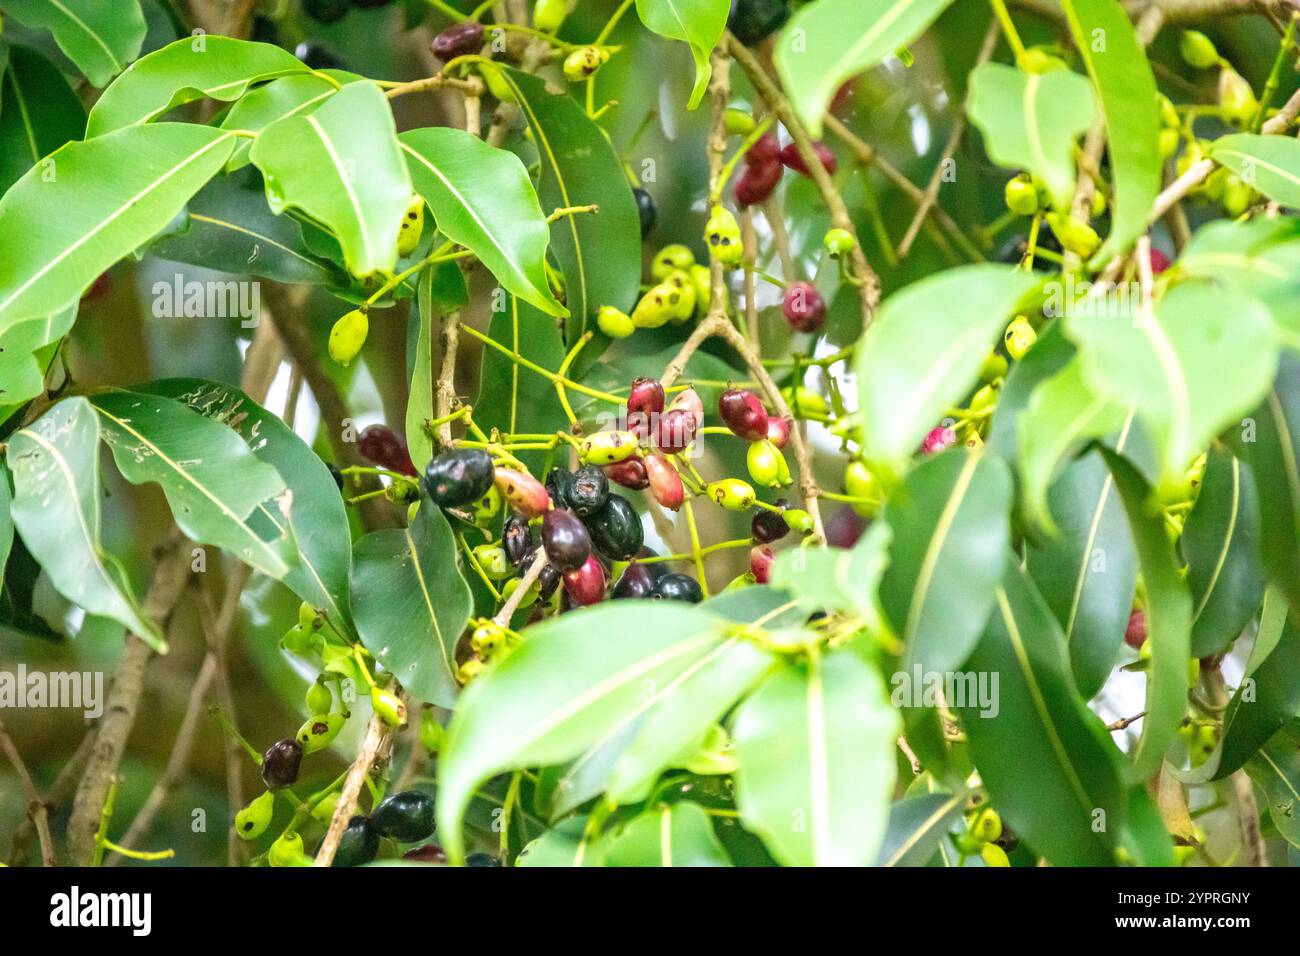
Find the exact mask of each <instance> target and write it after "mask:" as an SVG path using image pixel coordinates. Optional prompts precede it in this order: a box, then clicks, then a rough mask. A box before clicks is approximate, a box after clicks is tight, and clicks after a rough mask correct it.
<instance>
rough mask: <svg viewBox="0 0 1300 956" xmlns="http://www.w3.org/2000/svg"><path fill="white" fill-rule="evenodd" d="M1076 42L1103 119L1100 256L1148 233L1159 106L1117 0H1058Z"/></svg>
mask: <svg viewBox="0 0 1300 956" xmlns="http://www.w3.org/2000/svg"><path fill="white" fill-rule="evenodd" d="M1061 7H1062V8H1063V10H1064V11H1065V19H1066V21H1067V22H1068V24H1069V26H1070V33H1071V34H1072V35H1073V37H1074V47H1075V49H1076V50H1078V51H1079V52H1080V55H1081V56H1082V57H1083V63H1084V66H1085V67H1086V68H1087V70H1088V75H1089V77H1091V79H1092V82H1093V86H1095V87H1096V90H1097V96H1098V98H1099V99H1100V100H1101V111H1102V115H1103V116H1105V118H1106V146H1107V150H1108V152H1109V153H1110V168H1111V170H1112V173H1113V175H1114V183H1115V204H1114V211H1113V213H1112V216H1111V219H1112V225H1111V230H1110V234H1109V235H1108V236H1107V237H1106V242H1105V244H1104V245H1103V246H1102V248H1101V250H1100V251H1099V252H1098V253H1097V255H1096V257H1095V258H1096V259H1097V260H1098V261H1100V260H1103V259H1106V258H1109V257H1110V256H1112V255H1115V254H1117V253H1121V252H1124V251H1126V250H1127V249H1128V248H1129V246H1131V245H1132V244H1133V242H1134V241H1135V240H1136V239H1137V237H1138V236H1140V235H1142V233H1144V232H1146V229H1147V216H1148V215H1149V213H1150V211H1151V206H1152V203H1154V202H1155V198H1156V195H1157V194H1158V193H1159V192H1160V178H1161V174H1162V171H1163V166H1164V161H1163V160H1162V159H1161V157H1160V151H1159V139H1160V110H1159V107H1158V105H1157V99H1156V96H1157V92H1158V91H1157V89H1156V80H1155V75H1154V74H1153V73H1152V72H1151V64H1150V63H1149V62H1148V61H1147V56H1146V51H1145V50H1144V49H1143V48H1142V44H1141V43H1140V42H1138V37H1137V32H1136V31H1135V30H1134V28H1133V23H1132V21H1131V20H1129V15H1128V12H1127V11H1126V10H1125V9H1124V7H1123V6H1121V4H1120V2H1119V0H1061Z"/></svg>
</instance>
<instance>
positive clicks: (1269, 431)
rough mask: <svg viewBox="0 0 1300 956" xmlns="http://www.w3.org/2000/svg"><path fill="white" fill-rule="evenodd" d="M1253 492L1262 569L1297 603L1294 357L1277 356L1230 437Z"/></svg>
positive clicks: (1299, 372) (1298, 409)
mask: <svg viewBox="0 0 1300 956" xmlns="http://www.w3.org/2000/svg"><path fill="white" fill-rule="evenodd" d="M1233 437H1234V446H1235V447H1236V448H1237V452H1238V454H1239V455H1241V456H1242V457H1243V458H1244V459H1245V460H1246V461H1247V462H1249V464H1250V470H1251V473H1252V474H1253V475H1254V477H1255V487H1256V488H1257V489H1258V490H1259V518H1260V523H1259V551H1260V560H1261V562H1262V563H1263V565H1264V571H1265V573H1266V574H1267V575H1268V578H1269V580H1270V581H1272V582H1273V584H1275V585H1276V586H1277V587H1278V588H1280V589H1281V590H1282V592H1283V593H1284V594H1285V595H1286V597H1287V600H1288V602H1290V604H1291V606H1292V607H1300V456H1298V455H1297V450H1298V449H1300V361H1298V360H1297V359H1296V358H1295V357H1294V356H1291V355H1283V356H1282V359H1281V362H1280V363H1279V365H1278V372H1277V379H1276V381H1275V382H1274V383H1273V387H1272V389H1270V390H1269V393H1268V394H1267V395H1266V396H1265V397H1264V402H1263V404H1261V405H1260V407H1259V408H1258V409H1256V411H1255V413H1254V414H1253V415H1251V416H1249V417H1248V418H1246V419H1244V420H1243V421H1242V422H1241V426H1240V430H1239V431H1237V433H1236V434H1235V435H1234V436H1233Z"/></svg>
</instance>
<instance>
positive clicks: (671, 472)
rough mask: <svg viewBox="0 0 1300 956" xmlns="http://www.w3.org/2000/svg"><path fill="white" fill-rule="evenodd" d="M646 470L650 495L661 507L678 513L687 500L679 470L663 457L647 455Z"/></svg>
mask: <svg viewBox="0 0 1300 956" xmlns="http://www.w3.org/2000/svg"><path fill="white" fill-rule="evenodd" d="M645 470H646V474H647V475H648V476H649V480H650V494H652V495H654V499H655V501H657V502H659V504H660V506H661V507H664V508H667V509H668V510H669V511H676V510H677V509H678V508H680V507H681V506H682V502H683V501H684V500H685V499H686V489H685V488H684V487H683V486H682V479H681V476H680V475H678V474H677V469H676V468H674V467H673V466H672V464H671V463H670V462H669V461H668V459H667V458H665V457H664V456H663V455H647V456H646V457H645Z"/></svg>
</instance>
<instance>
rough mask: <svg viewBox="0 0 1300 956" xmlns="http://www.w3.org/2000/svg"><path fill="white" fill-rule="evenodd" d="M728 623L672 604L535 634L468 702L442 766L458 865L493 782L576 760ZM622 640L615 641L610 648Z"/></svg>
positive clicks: (443, 821)
mask: <svg viewBox="0 0 1300 956" xmlns="http://www.w3.org/2000/svg"><path fill="white" fill-rule="evenodd" d="M722 630H723V625H722V623H721V622H720V621H719V620H718V619H717V618H715V617H714V616H712V615H710V614H706V613H703V612H701V611H700V610H699V609H698V608H695V607H691V606H687V605H677V604H673V603H672V602H666V601H659V602H653V603H651V602H643V601H619V602H616V603H610V604H602V605H597V606H596V607H593V608H590V609H583V610H578V611H573V612H570V613H568V614H565V615H564V616H563V617H559V618H553V619H551V620H547V621H543V622H542V623H541V624H539V625H537V626H536V627H533V628H530V629H529V632H528V640H526V641H524V642H523V644H521V645H520V646H519V647H517V648H515V650H514V651H513V652H512V653H511V654H510V655H509V656H508V657H506V658H505V659H504V660H502V661H501V663H500V664H497V665H495V666H494V667H492V668H491V669H490V670H488V672H487V673H486V674H484V675H483V676H482V677H480V678H478V679H476V680H475V681H474V682H473V683H472V684H471V685H470V686H469V687H468V688H467V689H466V691H465V692H464V694H462V695H461V698H460V702H459V704H458V705H457V708H456V713H455V715H454V716H453V717H452V721H451V725H450V727H449V728H448V731H447V741H446V744H445V746H444V748H443V750H442V753H441V754H439V758H438V771H439V773H438V778H439V780H438V783H439V787H438V830H439V833H440V834H441V838H442V845H443V847H444V848H445V849H446V850H447V854H448V856H449V857H450V858H451V859H452V861H453V862H459V861H460V859H461V857H462V856H463V855H464V843H463V838H462V834H461V821H462V819H463V817H464V813H465V809H466V807H467V806H468V805H469V800H470V798H471V796H472V794H473V793H474V792H475V791H476V790H477V789H478V787H479V785H480V784H481V783H482V782H483V781H485V780H487V779H488V778H489V777H491V776H492V775H493V774H496V773H501V772H503V771H506V770H512V769H519V768H522V767H530V766H547V765H552V764H560V763H564V762H566V761H569V760H572V759H574V758H575V757H577V756H579V755H580V754H581V753H582V752H583V751H585V750H586V749H588V748H589V747H591V746H592V745H593V744H595V743H596V742H597V741H599V740H601V739H602V738H603V737H604V736H605V734H606V733H608V730H609V728H610V727H611V726H614V725H615V724H618V723H619V722H620V721H624V720H626V719H627V718H628V717H629V716H630V715H635V714H637V713H639V712H641V711H642V710H643V709H644V708H645V707H646V706H647V703H646V689H647V688H651V689H652V690H653V689H655V688H664V687H667V686H669V685H671V684H672V683H673V682H674V681H675V680H677V679H678V678H679V677H681V676H682V675H683V674H684V673H686V672H687V671H689V670H690V669H691V668H693V667H695V666H696V665H698V664H699V663H700V661H702V660H703V659H705V658H706V657H708V656H709V655H710V654H713V653H714V652H716V650H717V648H718V646H719V645H720V644H722V643H723V642H724V640H725V637H724V635H723V633H722ZM611 635H617V637H618V640H610V639H609V638H610V636H611Z"/></svg>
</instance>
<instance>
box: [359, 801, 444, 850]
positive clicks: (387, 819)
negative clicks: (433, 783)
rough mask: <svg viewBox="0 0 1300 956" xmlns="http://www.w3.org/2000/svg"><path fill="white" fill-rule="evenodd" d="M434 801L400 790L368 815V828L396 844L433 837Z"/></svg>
mask: <svg viewBox="0 0 1300 956" xmlns="http://www.w3.org/2000/svg"><path fill="white" fill-rule="evenodd" d="M433 821H434V814H433V797H431V796H429V795H428V794H427V793H421V792H420V791H419V790H403V791H402V792H401V793H395V794H393V795H392V796H390V797H386V798H385V799H384V801H383V803H381V804H379V806H377V807H375V809H374V810H373V811H371V814H370V825H371V826H372V827H374V828H375V830H376V831H378V832H379V833H380V834H381V835H382V836H386V837H389V838H390V839H393V840H396V841H397V842H398V843H416V842H418V841H420V840H424V839H427V838H428V837H429V836H430V835H431V834H432V833H433Z"/></svg>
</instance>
